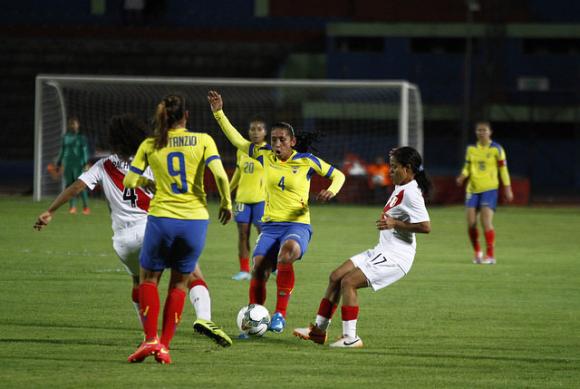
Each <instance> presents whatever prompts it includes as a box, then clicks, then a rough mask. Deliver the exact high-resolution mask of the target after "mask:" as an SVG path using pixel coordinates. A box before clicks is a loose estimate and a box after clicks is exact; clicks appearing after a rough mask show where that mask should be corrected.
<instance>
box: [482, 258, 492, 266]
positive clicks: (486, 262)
mask: <svg viewBox="0 0 580 389" xmlns="http://www.w3.org/2000/svg"><path fill="white" fill-rule="evenodd" d="M481 263H483V264H484V265H495V258H493V257H486V258H485V259H484V260H483V261H481Z"/></svg>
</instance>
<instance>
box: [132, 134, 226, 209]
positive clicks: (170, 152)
mask: <svg viewBox="0 0 580 389" xmlns="http://www.w3.org/2000/svg"><path fill="white" fill-rule="evenodd" d="M154 145H155V139H153V138H148V139H146V140H144V141H143V142H142V143H141V145H140V146H139V149H138V150H137V153H136V154H135V158H134V159H133V162H132V163H131V167H130V171H131V172H133V173H137V174H142V173H143V171H144V170H145V168H147V166H150V167H151V170H152V171H153V175H154V177H155V186H156V192H155V196H154V197H153V200H152V201H151V205H150V207H149V214H150V215H153V216H157V217H168V218H173V219H185V220H205V219H209V213H208V210H207V201H206V194H205V191H204V187H203V177H204V170H205V166H206V165H208V164H209V163H210V162H211V161H213V160H215V159H220V155H219V153H218V150H217V147H216V144H215V141H214V140H213V138H212V137H211V136H210V135H208V134H204V133H199V132H191V131H189V130H187V129H186V128H177V129H172V130H170V131H169V132H168V139H167V147H163V148H161V149H155V147H154Z"/></svg>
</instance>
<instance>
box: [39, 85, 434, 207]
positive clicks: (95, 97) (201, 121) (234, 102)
mask: <svg viewBox="0 0 580 389" xmlns="http://www.w3.org/2000/svg"><path fill="white" fill-rule="evenodd" d="M210 89H215V90H218V91H219V92H220V93H221V94H222V96H223V97H224V110H225V112H226V113H227V115H228V117H229V118H230V120H231V121H232V123H233V124H234V125H235V126H236V127H237V128H238V130H240V132H242V133H243V134H244V135H246V129H247V124H248V121H249V120H250V119H251V118H252V117H255V116H259V117H263V118H264V119H265V120H266V121H267V122H268V123H270V124H271V123H274V122H277V121H285V122H289V123H291V124H292V125H293V126H294V128H295V129H296V130H297V131H305V132H312V131H316V132H318V133H320V134H321V135H322V137H321V140H320V141H319V142H318V143H317V144H315V145H314V147H315V148H316V150H317V151H316V152H315V153H316V154H317V155H319V156H320V157H321V158H323V159H324V160H326V161H327V162H329V163H332V164H333V165H335V166H337V167H339V168H340V167H341V166H342V163H343V161H344V158H345V155H346V154H347V153H352V154H355V155H358V156H360V157H361V159H363V160H365V161H367V162H372V161H373V159H374V158H375V157H376V156H379V155H380V156H385V157H386V156H387V152H388V150H389V149H390V148H392V147H395V146H402V145H409V146H412V147H415V148H416V149H417V150H419V152H421V153H422V151H423V127H422V126H423V118H422V109H421V95H420V91H419V89H418V87H417V86H416V85H414V84H412V83H409V82H407V81H404V80H381V81H357V80H275V79H233V78H169V77H166V78H164V77H116V76H75V75H39V76H37V78H36V95H35V121H34V122H35V147H34V159H35V161H34V195H33V198H34V200H35V201H39V200H41V199H42V198H43V197H45V196H47V195H54V194H56V193H58V192H59V191H60V190H62V185H63V184H62V182H60V181H55V180H53V178H51V176H50V175H49V174H48V173H47V170H46V167H47V165H48V164H49V163H54V162H55V160H56V158H57V156H58V152H59V150H60V144H61V140H62V135H63V134H64V132H65V131H66V123H67V118H68V115H70V116H75V117H78V118H79V121H80V130H81V133H82V134H84V135H85V136H86V137H87V138H88V141H89V144H90V149H91V153H92V155H93V156H95V155H99V154H103V153H106V152H107V139H106V138H107V126H108V122H109V120H110V118H111V116H113V115H117V114H121V113H125V112H132V113H134V114H136V115H137V116H139V117H141V118H142V119H143V120H150V119H151V118H152V116H153V112H154V111H155V107H156V105H157V103H158V102H159V100H160V99H161V98H162V97H163V96H164V95H166V94H169V93H179V94H181V95H184V96H185V97H186V105H187V108H188V110H189V111H190V118H189V121H188V128H190V129H191V130H193V131H200V132H207V133H209V134H210V135H212V137H213V138H214V139H215V140H216V143H217V145H218V149H219V151H220V154H221V155H222V159H223V160H224V164H225V165H226V167H227V166H230V167H231V166H232V165H233V164H235V150H234V148H233V147H232V146H231V145H230V144H229V143H228V142H227V140H226V139H225V137H224V136H223V135H222V134H221V131H220V130H219V127H218V126H217V124H216V123H215V120H214V119H213V116H212V114H211V111H210V109H209V105H208V103H207V99H206V96H207V91H208V90H210Z"/></svg>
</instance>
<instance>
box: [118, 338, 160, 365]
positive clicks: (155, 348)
mask: <svg viewBox="0 0 580 389" xmlns="http://www.w3.org/2000/svg"><path fill="white" fill-rule="evenodd" d="M162 347H163V345H162V344H161V343H159V339H157V338H154V339H151V340H146V341H144V342H143V343H141V345H140V346H139V348H138V349H137V351H135V352H134V353H133V354H131V355H129V358H127V360H128V361H129V362H131V363H139V362H143V361H144V360H145V358H147V357H148V356H150V355H154V354H156V353H157V352H159V350H160V349H161V348H162Z"/></svg>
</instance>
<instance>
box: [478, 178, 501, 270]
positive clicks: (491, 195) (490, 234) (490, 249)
mask: <svg viewBox="0 0 580 389" xmlns="http://www.w3.org/2000/svg"><path fill="white" fill-rule="evenodd" d="M497 197H498V196H497V189H496V190H489V191H487V192H483V193H482V199H481V224H482V226H483V230H484V233H485V242H486V245H487V250H486V255H485V260H484V261H482V263H484V264H487V265H494V264H495V253H494V246H495V230H494V228H493V215H494V213H495V208H496V206H497Z"/></svg>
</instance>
